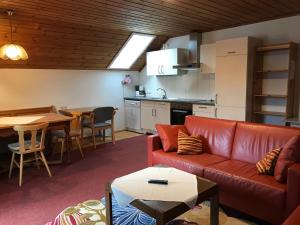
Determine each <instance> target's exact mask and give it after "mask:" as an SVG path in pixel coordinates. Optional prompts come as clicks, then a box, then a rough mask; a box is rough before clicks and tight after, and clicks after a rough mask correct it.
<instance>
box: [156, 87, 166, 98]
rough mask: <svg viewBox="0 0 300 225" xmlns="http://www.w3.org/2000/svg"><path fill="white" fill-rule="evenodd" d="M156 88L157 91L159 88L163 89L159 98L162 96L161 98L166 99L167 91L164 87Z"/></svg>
mask: <svg viewBox="0 0 300 225" xmlns="http://www.w3.org/2000/svg"><path fill="white" fill-rule="evenodd" d="M156 90H157V91H159V90H161V91H163V92H164V94H163V95H162V96H161V98H162V99H167V92H166V90H165V89H163V88H157V89H156Z"/></svg>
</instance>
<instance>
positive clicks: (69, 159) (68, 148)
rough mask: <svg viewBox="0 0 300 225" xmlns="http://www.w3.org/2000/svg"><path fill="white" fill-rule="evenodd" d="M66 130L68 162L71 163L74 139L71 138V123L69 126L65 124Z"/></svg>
mask: <svg viewBox="0 0 300 225" xmlns="http://www.w3.org/2000/svg"><path fill="white" fill-rule="evenodd" d="M64 130H65V134H66V137H65V138H66V151H67V163H70V162H71V152H70V151H71V149H70V141H72V140H71V139H70V125H69V124H68V126H65V128H64Z"/></svg>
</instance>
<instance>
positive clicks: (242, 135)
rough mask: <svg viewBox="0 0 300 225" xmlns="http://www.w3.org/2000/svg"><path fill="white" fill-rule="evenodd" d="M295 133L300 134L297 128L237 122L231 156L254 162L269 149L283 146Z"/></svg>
mask: <svg viewBox="0 0 300 225" xmlns="http://www.w3.org/2000/svg"><path fill="white" fill-rule="evenodd" d="M295 135H300V129H299V128H291V127H283V126H273V125H266V124H256V123H245V122H238V123H237V127H236V131H235V136H234V142H233V148H232V155H231V158H232V159H236V160H240V161H244V162H249V163H256V162H258V161H259V160H261V159H262V158H263V157H264V155H265V154H266V153H267V152H269V151H270V150H272V149H275V148H278V147H283V146H284V145H285V144H286V143H287V141H288V140H289V139H290V138H292V137H293V136H295Z"/></svg>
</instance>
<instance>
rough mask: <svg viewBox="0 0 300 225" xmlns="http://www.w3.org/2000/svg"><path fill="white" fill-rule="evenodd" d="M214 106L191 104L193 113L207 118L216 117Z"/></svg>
mask: <svg viewBox="0 0 300 225" xmlns="http://www.w3.org/2000/svg"><path fill="white" fill-rule="evenodd" d="M215 109H216V108H215V106H211V105H200V104H193V115H195V116H202V117H208V118H216V115H215V114H216V110H215Z"/></svg>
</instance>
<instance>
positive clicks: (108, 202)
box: [105, 183, 113, 225]
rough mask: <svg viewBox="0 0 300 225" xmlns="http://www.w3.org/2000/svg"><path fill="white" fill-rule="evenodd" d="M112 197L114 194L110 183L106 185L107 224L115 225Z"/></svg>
mask: <svg viewBox="0 0 300 225" xmlns="http://www.w3.org/2000/svg"><path fill="white" fill-rule="evenodd" d="M111 197H112V194H111V188H110V183H108V184H107V185H106V190H105V207H106V225H113V222H112V200H111Z"/></svg>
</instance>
